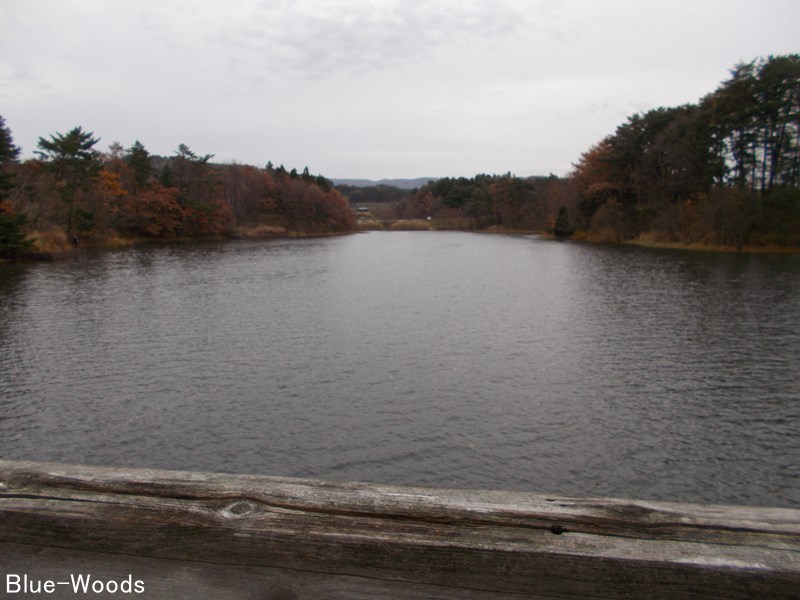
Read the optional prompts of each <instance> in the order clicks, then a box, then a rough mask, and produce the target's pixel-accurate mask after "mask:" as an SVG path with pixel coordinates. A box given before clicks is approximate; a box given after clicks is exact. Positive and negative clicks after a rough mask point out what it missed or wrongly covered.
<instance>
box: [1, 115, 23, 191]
mask: <svg viewBox="0 0 800 600" xmlns="http://www.w3.org/2000/svg"><path fill="white" fill-rule="evenodd" d="M19 152H20V150H19V147H18V146H16V145H14V138H13V137H12V136H11V130H10V129H9V128H8V127H6V120H5V119H4V118H3V116H2V115H0V201H2V200H3V199H4V198H5V197H6V196H7V195H8V193H9V192H10V191H11V188H12V187H14V183H13V177H14V175H13V173H11V170H10V166H11V165H12V164H14V163H16V162H17V161H18V160H19Z"/></svg>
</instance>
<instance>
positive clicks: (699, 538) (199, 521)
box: [0, 461, 800, 599]
mask: <svg viewBox="0 0 800 600" xmlns="http://www.w3.org/2000/svg"><path fill="white" fill-rule="evenodd" d="M0 542H4V543H3V544H2V545H0V560H1V561H2V562H1V563H0V564H4V565H6V564H10V563H9V561H10V560H11V559H10V558H9V557H11V556H16V557H18V556H22V555H25V556H31V558H30V561H31V564H30V568H34V567H35V568H36V569H37V571H38V572H40V573H43V571H46V570H47V569H56V568H60V569H62V570H63V569H64V568H68V567H69V565H70V564H71V563H70V561H71V560H72V561H74V565H75V566H79V567H80V568H82V569H89V568H94V569H95V570H96V572H98V573H102V572H111V571H109V569H112V570H113V569H114V568H116V569H119V568H122V569H123V571H124V570H125V566H126V565H129V569H131V571H130V572H133V571H132V569H134V568H136V569H139V571H138V574H137V573H134V574H135V575H136V576H137V577H138V578H139V579H144V578H146V577H149V578H150V581H151V584H150V585H151V589H156V588H157V589H160V590H172V595H174V594H176V593H177V594H178V595H181V594H182V592H181V590H182V589H186V590H190V589H191V590H194V591H195V592H197V593H199V594H200V595H197V594H196V593H192V594H191V595H192V596H194V597H204V594H203V593H200V592H199V591H198V590H202V589H212V588H214V589H216V588H220V589H224V590H225V591H226V593H225V594H223V595H221V596H219V597H231V598H274V599H280V598H298V599H299V598H321V597H325V598H366V597H370V598H380V597H391V598H442V599H445V598H467V599H469V598H486V599H495V598H676V597H680V598H798V596H799V594H800V592H798V590H800V511H798V510H792V509H773V508H749V507H734V506H708V505H695V504H683V503H667V502H644V501H630V500H618V499H608V498H561V497H553V496H541V495H536V494H528V493H516V492H496V491H467V490H443V489H432V488H408V487H395V486H385V485H374V484H356V483H335V482H325V481H309V480H298V479H288V478H271V477H259V476H247V475H225V474H215V473H194V472H179V471H163V470H151V469H128V468H108V467H90V466H75V465H62V464H52V463H33V462H12V461H0ZM18 562H19V560H17V563H18ZM15 564H16V563H15ZM126 573H127V572H126ZM200 574H205V575H203V576H200ZM211 574H213V577H211ZM206 575H207V576H208V577H211V579H212V580H213V581H212V584H208V585H211V587H208V585H206V584H207V583H208V581H206V579H207V577H206ZM42 576H44V577H46V576H47V575H46V573H43V575H42ZM204 577H206V579H204ZM203 581H206V583H205V584H204V583H203ZM192 585H193V586H195V587H190V586H192ZM203 585H206V587H205V588H204V587H202V586H203ZM153 586H155V588H154V587H153ZM182 586H183V587H182ZM198 586H200V587H198ZM164 593H166V592H164ZM209 593H210V592H209ZM161 596H162V594H159V597H161ZM212 596H213V594H212V595H209V596H208V597H212ZM50 597H53V596H50Z"/></svg>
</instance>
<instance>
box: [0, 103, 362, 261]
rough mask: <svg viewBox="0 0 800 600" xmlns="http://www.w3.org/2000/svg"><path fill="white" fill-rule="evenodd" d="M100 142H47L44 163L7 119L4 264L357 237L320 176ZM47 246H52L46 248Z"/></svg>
mask: <svg viewBox="0 0 800 600" xmlns="http://www.w3.org/2000/svg"><path fill="white" fill-rule="evenodd" d="M98 142H99V138H97V137H95V136H94V134H93V133H92V132H89V131H84V130H83V129H82V128H81V127H75V128H73V129H72V130H70V131H68V132H67V133H63V134H62V133H55V134H52V135H50V136H49V137H47V138H44V137H42V138H39V141H38V144H37V150H36V152H35V154H36V158H33V159H30V160H26V161H24V162H20V161H19V155H20V149H19V147H18V146H16V145H15V144H14V140H13V136H12V134H11V130H10V129H9V128H8V127H7V126H6V124H5V120H4V119H3V117H2V116H0V256H15V255H18V254H20V253H25V252H27V251H29V250H30V248H31V246H32V245H33V244H34V241H35V240H34V239H31V238H38V239H43V240H47V241H48V242H49V243H50V247H46V249H63V248H64V247H67V246H68V245H69V244H70V243H75V244H77V242H78V240H81V241H85V242H89V243H97V242H102V241H104V240H108V239H109V238H113V237H128V238H150V239H175V238H182V237H230V236H237V235H241V234H250V233H258V232H268V233H289V234H293V233H303V234H314V233H335V232H347V231H352V230H354V229H355V218H354V215H353V212H352V210H351V209H350V207H349V205H348V203H347V201H346V200H345V199H344V198H343V197H342V195H341V194H340V193H339V192H338V191H337V190H335V189H334V188H333V186H332V184H331V182H330V181H328V180H327V179H325V178H324V177H322V176H321V175H316V176H315V175H312V174H311V173H309V171H308V168H305V169H304V170H303V172H302V173H298V172H297V170H296V169H292V170H291V171H287V170H286V169H285V168H284V167H283V165H281V166H279V167H274V166H273V165H272V163H268V164H267V165H266V166H265V167H264V168H257V167H253V166H250V165H239V164H226V165H221V164H214V163H212V162H211V159H212V158H213V155H212V154H205V155H199V154H196V153H195V152H193V151H192V150H191V149H190V148H189V147H188V146H186V145H185V144H180V145H179V146H178V149H177V150H176V152H175V153H174V155H173V156H171V157H166V158H165V157H160V156H154V155H151V154H150V153H149V152H148V150H147V149H146V148H145V147H144V145H143V144H142V143H141V142H139V141H136V142H134V143H133V144H132V145H131V146H130V147H129V148H124V147H123V146H122V145H121V144H119V143H113V144H111V146H110V147H109V150H108V152H106V153H102V152H100V151H98V150H97V149H96V145H97V143H98ZM42 246H45V245H44V244H42Z"/></svg>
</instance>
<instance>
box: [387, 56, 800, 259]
mask: <svg viewBox="0 0 800 600" xmlns="http://www.w3.org/2000/svg"><path fill="white" fill-rule="evenodd" d="M799 134H800V55H797V54H794V55H788V56H770V57H767V58H759V59H756V60H754V61H752V62H749V63H741V64H738V65H736V66H735V67H734V68H733V69H732V71H731V73H730V77H729V79H727V80H725V81H724V82H722V83H721V85H720V86H719V87H718V88H717V89H716V90H715V91H714V92H712V93H710V94H708V95H707V96H705V97H704V98H702V99H701V100H700V101H699V102H698V103H697V104H687V105H684V106H678V107H672V108H663V107H662V108H657V109H654V110H650V111H647V112H645V113H641V114H635V115H633V116H631V117H629V118H628V119H627V120H626V121H625V122H624V123H622V124H620V125H619V127H617V129H616V131H615V132H614V133H613V134H611V135H609V136H607V137H606V138H605V139H603V140H601V141H600V142H599V143H597V144H596V145H595V146H593V147H592V148H589V149H588V150H587V151H585V152H584V153H583V154H582V155H581V156H580V158H579V159H578V161H577V162H576V163H575V164H574V168H573V170H572V172H571V173H570V174H569V175H568V176H567V177H565V178H559V177H556V176H554V175H551V176H550V177H529V178H519V177H515V176H513V175H512V174H511V173H507V174H505V175H486V174H481V175H476V176H474V177H471V178H466V177H458V178H445V179H439V180H437V181H432V182H430V183H428V184H427V185H425V186H423V187H421V188H419V189H418V190H416V191H415V192H414V193H412V194H410V195H408V196H407V197H406V198H404V199H402V200H400V201H398V202H395V203H394V204H393V205H392V207H391V209H390V210H391V212H392V216H393V217H395V218H405V219H413V218H427V217H431V222H432V223H433V225H434V226H435V227H438V228H462V229H486V228H494V229H507V230H531V231H548V232H552V233H554V234H555V235H556V236H558V237H578V238H580V239H589V240H593V241H603V242H616V243H621V242H626V241H632V240H637V241H640V242H645V243H647V242H650V243H666V244H670V243H672V244H679V245H694V244H697V245H709V246H722V247H726V248H728V247H730V248H741V247H743V246H770V247H775V246H783V247H787V246H794V247H797V246H800V143H799V142H800V135H799ZM387 210H389V209H388V208H387Z"/></svg>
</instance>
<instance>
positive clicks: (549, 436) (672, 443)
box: [0, 232, 800, 507]
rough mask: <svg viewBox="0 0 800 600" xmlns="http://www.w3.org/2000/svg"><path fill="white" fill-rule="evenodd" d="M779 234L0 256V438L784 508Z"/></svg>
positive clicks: (373, 236)
mask: <svg viewBox="0 0 800 600" xmlns="http://www.w3.org/2000/svg"><path fill="white" fill-rule="evenodd" d="M799 440H800V256H777V255H734V254H713V253H695V252H681V251H664V250H647V249H641V248H631V247H606V246H598V245H584V244H577V243H558V242H553V241H547V240H542V239H539V238H538V237H536V236H529V235H485V234H473V233H462V232H371V233H367V234H359V235H352V236H345V237H334V238H316V239H278V240H261V241H235V242H227V243H222V242H220V243H194V244H184V245H180V244H176V245H166V246H158V245H154V246H144V247H137V248H129V249H123V250H117V251H96V252H92V251H84V252H82V253H80V254H79V255H77V256H76V257H73V258H70V259H66V260H63V261H58V262H54V263H46V264H26V265H0V456H2V457H4V458H9V459H29V460H47V461H61V462H77V463H86V464H102V465H122V466H147V467H159V468H169V469H191V470H207V471H223V472H232V473H258V474H263V475H280V476H298V477H313V478H323V479H332V480H358V481H372V482H385V483H395V484H409V485H423V486H439V487H458V488H493V489H508V490H525V491H534V492H541V493H547V494H560V495H578V496H613V497H624V498H641V499H659V500H679V501H698V502H713V503H725V504H750V505H762V506H785V507H798V506H800V441H799Z"/></svg>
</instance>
